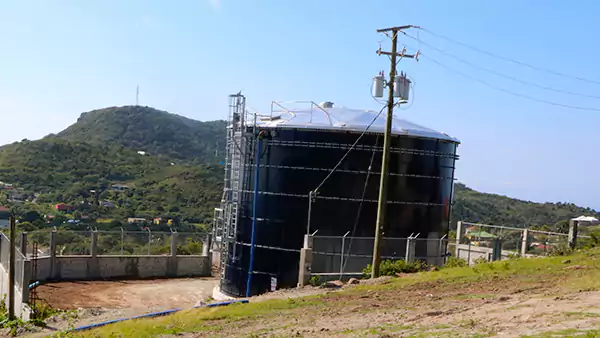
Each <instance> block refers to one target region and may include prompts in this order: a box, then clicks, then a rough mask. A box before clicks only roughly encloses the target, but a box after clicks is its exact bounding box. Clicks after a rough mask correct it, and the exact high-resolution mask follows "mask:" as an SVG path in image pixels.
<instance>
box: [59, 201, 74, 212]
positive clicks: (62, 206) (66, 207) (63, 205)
mask: <svg viewBox="0 0 600 338" xmlns="http://www.w3.org/2000/svg"><path fill="white" fill-rule="evenodd" d="M55 208H56V210H57V211H63V212H69V211H73V206H72V205H68V204H66V203H58V204H57V205H56V206H55Z"/></svg>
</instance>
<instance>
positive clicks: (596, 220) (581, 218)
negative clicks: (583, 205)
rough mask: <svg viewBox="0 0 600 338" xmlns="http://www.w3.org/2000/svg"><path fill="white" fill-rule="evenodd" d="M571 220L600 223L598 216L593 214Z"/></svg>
mask: <svg viewBox="0 0 600 338" xmlns="http://www.w3.org/2000/svg"><path fill="white" fill-rule="evenodd" d="M571 220H572V221H577V223H578V224H579V225H596V224H599V223H600V221H598V219H597V218H595V217H591V216H579V217H576V218H572V219H571Z"/></svg>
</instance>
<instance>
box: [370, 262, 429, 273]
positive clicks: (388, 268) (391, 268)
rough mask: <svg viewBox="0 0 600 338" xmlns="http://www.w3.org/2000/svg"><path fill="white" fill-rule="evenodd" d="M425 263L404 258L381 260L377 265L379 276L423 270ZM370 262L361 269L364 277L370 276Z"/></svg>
mask: <svg viewBox="0 0 600 338" xmlns="http://www.w3.org/2000/svg"><path fill="white" fill-rule="evenodd" d="M426 267H427V265H426V264H425V263H423V262H421V261H416V262H414V263H407V262H406V261H404V260H397V261H393V260H389V259H388V260H385V261H382V262H381V264H380V265H379V274H380V275H381V276H396V274H399V273H414V272H419V271H423V270H425V268H426ZM372 269H373V268H372V266H371V264H369V265H367V267H366V268H364V269H363V274H364V275H365V277H366V278H370V277H371V271H372Z"/></svg>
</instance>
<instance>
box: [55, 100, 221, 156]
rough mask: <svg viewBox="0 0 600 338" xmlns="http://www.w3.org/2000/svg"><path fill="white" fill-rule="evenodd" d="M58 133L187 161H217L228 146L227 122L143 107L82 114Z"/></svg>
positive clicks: (85, 140)
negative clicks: (203, 120)
mask: <svg viewBox="0 0 600 338" xmlns="http://www.w3.org/2000/svg"><path fill="white" fill-rule="evenodd" d="M57 136H58V137H59V138H61V139H63V140H68V141H73V142H86V143H90V144H95V145H98V144H100V145H106V144H115V145H119V146H122V147H125V148H129V149H132V150H135V151H144V152H147V153H148V154H150V155H162V156H166V157H168V158H171V159H173V160H180V161H185V162H187V163H190V162H192V163H216V162H217V161H218V160H219V159H220V156H222V155H223V149H224V148H225V142H224V139H225V121H210V122H200V121H196V120H192V119H189V118H186V117H183V116H180V115H175V114H170V113H168V112H165V111H161V110H157V109H154V108H150V107H142V106H124V107H109V108H104V109H98V110H94V111H90V112H87V113H83V114H81V116H80V117H79V119H78V120H77V122H76V123H75V124H73V125H71V126H70V127H68V128H67V129H65V130H63V131H61V132H60V133H58V135H57ZM219 143H220V146H219V148H217V147H218V144H219ZM221 148H222V149H221ZM217 149H218V150H220V154H219V153H217V152H215V150H217Z"/></svg>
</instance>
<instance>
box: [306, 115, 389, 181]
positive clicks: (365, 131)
mask: <svg viewBox="0 0 600 338" xmlns="http://www.w3.org/2000/svg"><path fill="white" fill-rule="evenodd" d="M386 107H387V106H383V107H382V108H381V110H380V111H379V113H377V115H375V117H374V118H373V121H371V123H369V125H368V126H367V127H366V128H365V130H363V132H362V133H361V134H360V136H359V137H358V138H357V139H356V141H354V143H352V145H351V146H350V149H348V151H347V152H346V153H345V154H344V156H342V158H341V159H340V161H339V162H338V163H337V164H336V165H335V167H333V169H331V171H330V172H329V174H327V176H325V178H324V179H323V181H322V182H321V183H319V185H318V186H317V187H316V188H315V189H314V190H313V192H317V191H319V189H321V187H322V186H323V184H325V182H326V181H327V180H328V179H329V177H331V175H333V173H334V172H335V171H336V170H337V168H338V167H339V166H340V165H341V164H342V162H344V160H345V159H346V157H348V154H350V152H351V151H352V150H353V149H354V147H356V145H357V144H358V142H360V140H361V139H362V138H363V136H365V134H366V133H367V131H369V128H371V126H372V125H373V123H375V121H376V120H377V118H378V117H379V115H381V113H382V112H383V110H384V109H385V108H386Z"/></svg>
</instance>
